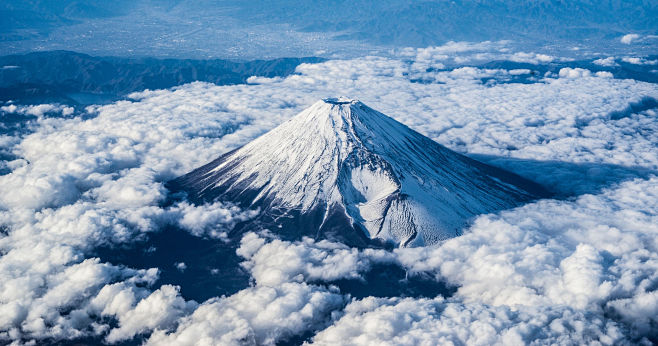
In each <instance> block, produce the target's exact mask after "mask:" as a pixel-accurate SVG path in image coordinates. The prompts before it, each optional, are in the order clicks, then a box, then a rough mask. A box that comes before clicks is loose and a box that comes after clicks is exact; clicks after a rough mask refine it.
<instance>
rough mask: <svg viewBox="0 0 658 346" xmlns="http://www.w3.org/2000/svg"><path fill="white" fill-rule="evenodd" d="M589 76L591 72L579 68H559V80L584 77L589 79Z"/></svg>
mask: <svg viewBox="0 0 658 346" xmlns="http://www.w3.org/2000/svg"><path fill="white" fill-rule="evenodd" d="M591 75H592V71H590V70H586V69H583V68H579V67H576V68H571V67H564V68H561V69H560V72H559V76H560V78H585V77H590V76H591Z"/></svg>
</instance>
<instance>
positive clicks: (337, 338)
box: [310, 297, 623, 345]
mask: <svg viewBox="0 0 658 346" xmlns="http://www.w3.org/2000/svg"><path fill="white" fill-rule="evenodd" d="M621 337H622V334H621V330H620V328H619V326H617V325H616V324H615V323H614V322H609V321H604V320H603V319H602V318H600V317H599V316H596V317H594V318H592V317H591V316H588V315H587V314H585V313H582V312H579V311H573V310H570V309H557V310H553V309H550V308H538V309H536V310H532V311H528V310H526V309H523V308H521V309H510V308H507V307H491V306H487V305H481V304H461V303H456V302H452V301H450V300H445V299H443V298H442V297H437V298H434V299H411V298H402V299H401V298H373V297H368V298H365V299H363V300H359V301H354V302H352V303H350V304H349V305H348V306H347V307H346V308H345V310H344V312H343V315H342V316H341V317H340V319H338V320H337V321H336V323H335V324H333V325H332V326H330V327H329V328H327V329H325V330H323V331H321V332H319V333H318V334H317V335H316V336H315V337H314V338H313V340H312V342H310V344H316V345H343V344H347V345H436V344H447V345H460V344H465V345H524V344H528V343H537V344H590V343H597V342H598V343H601V344H604V345H611V344H614V343H615V342H619V341H622V340H623V339H622V338H621Z"/></svg>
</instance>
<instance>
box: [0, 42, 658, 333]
mask: <svg viewBox="0 0 658 346" xmlns="http://www.w3.org/2000/svg"><path fill="white" fill-rule="evenodd" d="M487 44H488V45H492V43H487ZM493 45H496V43H493ZM471 48H472V47H471ZM471 48H469V47H462V48H460V47H459V45H454V47H445V48H441V49H434V50H432V51H427V52H425V51H421V50H409V52H408V55H406V56H404V57H403V59H398V58H395V57H392V58H383V57H367V58H359V59H351V60H332V61H328V62H325V63H322V64H304V65H301V66H299V67H298V69H297V74H295V75H291V76H289V77H287V78H279V79H262V78H261V79H252V80H251V82H252V84H248V85H236V86H215V85H211V84H207V83H192V84H188V85H184V86H181V87H177V88H174V89H171V90H156V91H144V92H140V93H135V94H132V95H130V98H129V99H128V100H124V101H119V102H116V103H113V104H109V105H104V106H92V107H89V108H88V109H86V110H85V114H84V116H69V117H64V118H62V117H59V118H56V117H47V116H39V117H38V119H37V120H36V128H35V131H34V132H33V133H31V134H29V135H26V136H24V137H11V138H10V137H2V138H0V141H1V142H2V143H3V144H6V147H4V146H3V150H6V151H7V152H10V153H11V154H12V155H15V156H16V157H18V158H19V159H15V160H14V159H11V160H12V161H10V162H6V163H5V166H4V167H8V168H9V169H11V172H10V173H8V174H4V175H2V176H0V225H2V228H1V229H0V234H1V235H0V254H2V257H0V302H1V303H0V340H3V342H4V341H7V342H10V341H11V340H23V341H29V340H43V339H47V338H54V339H67V338H75V337H78V336H88V335H97V336H101V337H105V338H107V339H106V340H107V341H108V342H114V341H120V340H126V339H130V338H131V337H133V336H134V335H137V334H145V335H149V334H150V333H151V331H152V330H154V329H156V330H157V332H155V333H153V335H152V336H150V339H149V340H150V342H152V343H156V344H157V343H162V344H166V343H171V342H176V343H178V342H180V343H185V342H190V343H191V342H193V340H196V339H194V337H193V336H194V335H200V336H202V338H200V340H209V342H214V341H215V340H227V342H229V341H236V342H237V341H239V340H253V341H257V342H263V343H274V342H276V341H278V340H282V339H285V338H288V337H289V336H291V335H297V334H299V333H301V332H303V331H306V330H316V329H318V328H324V327H325V326H326V325H325V324H326V323H329V322H331V321H333V319H332V318H334V317H335V320H336V321H338V324H337V326H338V327H340V328H344V326H345V324H346V323H347V322H345V323H341V322H340V318H341V317H340V316H338V315H336V316H333V317H332V316H331V312H330V311H333V310H336V309H341V307H342V305H343V304H344V303H345V299H346V298H345V297H344V296H343V295H341V294H339V293H337V292H335V291H333V290H332V289H330V288H328V287H324V286H322V284H321V282H322V281H331V280H334V279H337V278H357V279H358V277H360V276H361V275H362V273H363V272H365V271H367V270H369V268H371V264H372V263H377V262H378V261H397V262H398V263H400V264H401V265H404V266H405V267H406V268H408V270H409V271H411V272H427V273H431V274H433V275H435V277H436V278H437V280H443V281H447V282H449V283H451V284H455V285H458V286H460V288H459V290H458V292H457V294H456V296H455V297H454V298H450V299H451V300H450V301H442V300H440V299H437V300H433V299H428V300H419V301H418V302H417V303H414V301H415V300H413V299H411V298H409V299H408V300H391V301H387V300H372V302H374V303H368V304H371V305H372V309H370V310H368V311H372V312H377V311H379V310H377V306H379V305H381V306H382V311H384V312H385V311H386V309H388V308H391V309H397V308H395V307H398V306H399V308H400V309H402V308H403V307H404V306H406V305H404V304H403V305H400V304H402V303H405V304H406V303H409V304H411V305H412V306H413V304H417V305H418V308H417V310H418V311H419V313H420V312H422V311H423V309H430V308H429V307H431V306H439V307H445V306H447V305H448V304H455V305H454V307H455V309H457V310H459V311H469V312H468V313H471V312H472V311H476V312H475V313H474V314H476V315H477V314H480V311H481V313H482V314H485V315H487V314H489V316H493V317H492V318H491V319H490V320H491V323H492V324H494V326H493V327H492V328H493V330H494V332H492V333H493V334H496V335H498V334H505V333H507V331H509V330H516V332H518V333H521V334H520V335H521V336H520V337H519V338H520V339H514V340H525V341H529V340H530V339H529V338H531V336H532V335H531V334H523V333H522V331H519V330H521V329H523V328H525V327H524V326H527V325H528V324H527V323H531V322H528V321H529V320H530V319H531V317H530V316H537V315H541V314H546V315H550V316H558V315H559V314H564V316H565V317H563V319H557V317H555V318H553V319H551V322H548V323H544V322H541V323H540V322H537V324H533V326H534V325H538V326H549V327H550V328H551V330H556V331H559V330H563V331H570V330H580V329H577V328H576V327H574V326H582V325H583V324H585V322H582V321H588V322H591V323H594V322H596V323H599V322H597V321H600V323H599V324H594V325H595V326H598V327H594V328H595V329H598V330H600V331H602V332H601V333H598V334H596V333H594V332H592V333H590V329H587V328H585V329H587V330H586V331H585V332H584V333H583V335H590V336H591V335H594V336H591V338H592V340H594V339H596V340H599V341H601V342H604V341H605V340H613V341H615V340H618V337H616V336H614V335H615V334H614V333H616V332H615V330H617V329H615V328H616V327H615V326H616V325H617V324H623V325H624V328H627V329H624V328H622V329H621V330H622V332H621V333H626V330H629V332H628V333H627V334H623V335H622V337H624V338H629V339H632V340H641V339H642V338H643V337H647V335H649V336H650V335H653V334H652V333H655V330H654V329H652V328H654V327H653V326H655V323H656V322H655V317H652V315H651V314H653V316H655V315H656V313H655V311H654V309H653V307H655V306H656V305H655V292H654V291H655V290H654V287H656V278H655V272H656V268H655V263H656V261H655V259H654V257H655V254H656V243H655V239H656V237H655V234H654V233H655V226H653V225H655V224H658V222H656V220H655V215H656V209H655V205H654V204H655V201H656V200H658V198H657V193H656V191H655V186H656V185H657V184H656V178H651V179H639V180H633V181H631V182H627V183H623V184H621V185H619V186H617V187H613V189H611V190H606V191H604V192H602V193H598V192H597V193H596V194H593V195H586V196H581V197H579V198H575V199H573V200H571V201H562V202H560V201H543V202H538V203H535V204H532V205H529V206H526V207H523V208H520V209H515V210H513V211H510V212H504V213H501V214H499V215H488V216H483V217H480V218H479V219H477V220H475V222H474V224H473V226H472V227H471V228H470V229H469V230H468V231H467V232H465V235H464V236H463V237H460V238H457V239H453V240H450V241H447V242H445V243H443V244H441V245H440V246H438V247H433V248H427V249H411V250H408V251H401V250H400V251H396V252H395V253H390V252H385V251H384V252H382V251H383V250H381V251H371V252H368V251H364V250H355V249H350V248H345V247H344V246H342V245H339V244H332V243H328V242H314V241H312V240H309V239H304V240H301V241H299V242H292V243H291V242H282V241H279V240H276V239H270V238H269V236H265V235H262V234H261V235H257V234H250V235H248V236H246V237H245V238H244V239H243V241H242V243H241V247H240V250H239V251H240V255H241V256H243V257H244V258H245V263H244V268H246V269H247V270H248V271H249V272H250V273H251V274H252V276H253V278H254V282H255V284H256V286H254V287H250V288H247V289H245V290H243V291H241V292H239V293H237V294H236V295H234V296H229V297H224V298H216V299H214V300H211V301H208V302H205V303H202V304H201V305H199V307H198V308H196V309H195V308H194V307H195V306H196V305H195V303H192V302H186V301H184V300H183V299H182V298H181V297H180V294H179V293H178V291H177V289H176V288H175V287H171V286H162V287H153V285H154V283H155V278H157V269H152V270H134V269H130V268H124V267H121V266H119V265H115V264H111V263H102V262H100V260H98V259H93V258H89V257H90V256H91V255H90V253H91V252H92V250H93V249H94V248H95V247H97V246H99V245H107V244H121V243H129V242H133V241H135V240H136V239H141V238H143V237H144V235H146V234H148V233H149V232H157V231H159V230H161V229H162V228H163V227H165V226H167V225H176V226H178V227H180V228H182V229H186V230H188V231H189V232H191V233H192V234H195V235H199V236H205V237H210V238H219V239H222V238H224V237H225V234H226V232H227V231H228V230H230V229H231V227H232V226H233V225H235V224H236V223H238V222H243V221H247V220H249V219H250V218H251V217H253V216H255V215H256V213H257V212H256V211H249V210H239V209H237V208H235V207H234V206H231V205H229V204H226V203H223V202H217V203H214V204H210V205H200V206H192V205H190V204H187V203H185V202H181V203H177V204H174V205H171V206H168V207H162V204H163V202H164V201H165V200H166V198H167V191H166V189H165V188H164V185H163V183H164V182H165V181H167V180H169V179H171V178H173V177H176V176H178V175H180V174H183V173H186V172H187V171H189V170H191V169H193V168H195V167H196V166H199V165H201V164H204V163H206V162H208V161H210V160H211V159H214V158H215V157H217V156H218V155H219V154H222V153H224V152H226V151H228V150H231V149H234V148H236V147H238V146H240V145H243V144H245V143H247V142H248V141H250V140H251V139H253V138H255V137H257V136H258V135H260V134H262V133H264V132H265V131H267V130H269V129H271V128H273V127H274V126H276V125H277V124H279V123H281V122H283V121H285V120H286V119H288V118H289V117H291V116H293V115H294V114H296V113H297V112H299V111H300V110H302V109H303V108H305V107H306V106H308V105H310V104H312V103H314V102H315V101H316V100H317V99H319V98H322V97H329V96H335V95H350V96H352V97H357V98H360V99H361V100H362V101H364V102H365V103H367V104H369V105H371V106H372V107H374V108H376V109H378V110H380V111H382V112H384V113H386V114H388V115H390V116H392V117H394V118H396V119H398V120H400V121H402V122H403V123H405V124H407V125H409V126H410V127H412V128H414V129H416V130H418V131H420V132H422V133H424V134H426V135H428V136H430V137H431V138H433V139H435V140H437V141H438V142H440V143H442V144H444V145H447V146H448V147H450V148H453V149H455V150H458V151H461V152H466V153H469V154H480V155H486V157H488V160H489V162H492V163H495V164H498V165H500V166H503V167H507V168H511V169H513V170H514V171H515V172H517V173H519V174H522V175H524V176H527V177H530V178H533V179H535V180H538V181H540V182H542V183H544V184H546V185H548V186H549V187H550V188H551V189H552V190H554V191H557V192H561V193H564V194H568V193H573V192H576V194H580V193H583V192H592V189H589V188H588V189H585V188H583V187H588V186H590V187H591V185H592V184H594V185H596V184H599V183H598V182H597V180H598V179H601V180H602V181H605V182H612V183H618V182H619V181H621V180H625V179H628V178H629V177H633V174H634V173H633V172H636V171H637V170H645V171H648V172H651V171H655V170H657V169H658V158H656V156H655V155H652V153H653V152H655V145H656V143H657V142H658V139H657V138H656V134H658V128H656V126H658V125H656V122H655V117H656V111H655V109H654V108H655V107H652V106H651V105H652V103H651V102H645V101H646V100H652V99H653V100H655V99H656V98H658V88H657V87H656V86H655V85H653V84H648V83H642V82H637V81H633V80H629V79H626V80H619V79H612V78H605V77H606V76H604V75H597V74H592V73H591V72H589V71H587V70H582V71H581V70H574V69H571V70H565V72H564V74H565V76H566V77H569V76H570V75H572V74H573V75H575V76H576V77H577V78H544V79H542V80H537V81H536V83H533V84H520V83H500V84H486V83H482V79H484V78H504V76H506V75H508V76H509V75H515V74H518V73H521V72H524V73H525V72H526V71H508V70H505V69H478V68H473V67H467V68H457V69H449V70H444V69H442V68H441V66H447V63H446V62H445V56H449V57H451V58H452V60H453V62H456V60H455V59H454V57H453V55H455V53H453V52H454V51H456V50H459V49H471ZM497 49H498V51H497V52H494V53H495V54H499V55H500V54H502V55H506V56H508V57H509V56H511V55H513V54H515V53H513V52H509V51H505V49H506V48H505V47H504V45H503V46H500V47H499V48H497ZM485 53H486V52H484V51H482V52H479V51H477V50H473V54H474V55H473V56H474V57H473V59H475V58H477V57H475V55H477V54H485ZM486 54H488V53H486ZM455 57H456V56H455ZM479 57H480V58H485V55H481V56H479ZM518 57H519V58H524V57H526V58H528V59H537V61H540V60H542V59H544V60H546V59H547V58H544V57H539V56H537V55H528V56H525V55H519V56H518ZM432 67H434V68H432ZM588 72H589V73H588ZM561 74H562V73H561ZM561 77H562V76H561ZM419 81H420V82H419ZM8 107H12V106H8ZM16 107H17V108H16V109H13V108H12V110H11V111H12V112H23V111H22V110H20V111H19V108H18V107H19V106H16ZM21 107H22V106H21ZM28 108H29V107H28ZM28 108H25V111H24V112H25V114H28V112H32V113H30V114H46V113H45V112H47V111H46V110H45V108H44V107H41V108H39V109H40V110H37V108H34V109H33V110H28ZM21 109H23V108H21ZM3 111H4V110H3ZM8 111H9V109H8ZM39 112H41V113H39ZM60 112H62V113H63V112H67V111H65V110H61V111H60ZM483 157H484V156H483ZM565 165H566V166H565ZM629 171H630V172H631V173H629ZM604 178H605V179H604ZM645 178H646V177H645ZM283 258H285V259H287V260H286V261H284V260H282V259H283ZM174 262H175V261H174V260H172V261H171V262H169V264H168V265H173V263H174ZM311 283H312V284H311ZM149 297H150V298H149ZM368 301H370V300H368ZM253 302H261V305H260V306H261V308H260V309H259V310H258V311H254V310H250V309H253V307H254V305H253V304H254V303H253ZM354 304H357V303H354ZM357 305H358V304H357ZM357 305H354V306H357ZM375 305H376V306H375ZM355 309H356V308H355ZM524 309H525V310H524ZM533 309H535V310H533ZM192 311H194V312H192ZM354 311H355V310H350V311H348V312H347V313H346V314H344V315H343V316H344V317H345V318H348V316H351V315H354V314H355V312H354ZM518 311H520V312H518ZM368 313H369V312H363V313H362V314H361V315H363V316H366V315H367V314H368ZM517 313H518V314H521V313H523V314H526V315H524V316H526V317H519V316H520V315H519V316H517V315H515V314H517ZM505 314H509V316H507V317H505V316H506V315H505ZM363 316H362V317H363ZM371 316H375V317H376V316H378V314H374V315H371ZM396 316H398V315H395V314H393V313H391V314H390V317H391V318H398V317H396ZM399 316H404V314H402V315H399ZM441 316H442V315H441ZM455 316H457V317H455V319H459V318H458V316H459V315H458V314H457V315H455ZM583 316H584V317H583ZM608 316H612V317H608ZM354 318H357V317H356V316H354ZM358 318H361V317H358ZM364 318H366V317H364ZM377 318H379V317H377ZM105 319H111V321H107V320H105ZM209 319H210V320H209ZM437 319H438V320H439V321H436V320H437ZM499 320H500V321H499ZM553 320H557V321H558V322H555V323H553V322H552V321H553ZM216 321H219V322H216ZM345 321H349V319H346V320H345ZM364 321H365V320H364ZM579 321H581V322H579ZM592 321H594V322H592ZM274 322H276V323H274ZM277 323H278V325H282V326H285V328H279V329H277V326H278V325H277ZM423 323H424V324H423ZM423 323H421V324H419V326H421V325H422V326H434V325H435V323H438V324H436V327H437V328H438V329H440V330H443V329H441V328H444V327H443V326H445V325H450V323H453V322H450V319H449V318H447V319H446V320H445V321H444V320H442V317H440V316H438V317H437V316H434V317H431V318H428V319H427V320H426V321H425V322H423ZM455 323H456V322H455ZM524 323H526V324H524ZM542 323H543V324H542ZM223 326H227V327H226V328H224V327H223ZM607 326H610V327H607ZM222 328H224V329H222ZM340 328H337V329H336V330H338V329H340ZM455 328H457V327H455ZM459 328H461V327H459ZM459 328H457V329H458V330H461V329H459ZM464 328H466V327H464ZM483 328H486V327H483ZM514 328H519V329H514ZM538 328H539V327H538ZM553 328H555V329H553ZM560 328H563V329H560ZM578 328H580V327H578ZM585 329H583V330H585ZM331 330H332V329H327V333H324V332H323V333H324V334H321V335H320V336H318V337H317V338H316V341H317V342H320V341H322V340H324V339H323V338H325V337H326V338H328V339H327V340H331V338H329V334H330V333H329V331H331ZM410 330H411V331H414V330H415V329H413V328H412V329H410ZM523 330H526V329H523ZM233 331H234V332H235V333H234V334H231V333H232V332H233ZM516 332H514V333H516ZM341 333H342V332H341ZM350 333H353V332H350ZM418 333H420V332H418ZM510 333H512V332H510ZM375 334H376V333H375ZM394 334H395V335H398V334H400V335H401V336H400V337H402V338H407V337H408V336H403V335H402V334H404V332H400V333H397V332H395V333H393V332H392V334H390V335H394ZM493 334H492V335H493ZM557 334H558V332H555V333H554V334H550V335H557ZM563 334H565V335H567V338H568V337H574V338H575V336H574V334H573V333H571V334H570V333H568V332H564V333H563ZM336 335H337V334H336ZM364 335H366V336H364V337H363V338H368V337H369V336H367V335H368V334H364ZM463 335H464V337H463V338H461V339H459V340H469V339H468V335H469V334H467V333H466V332H464V334H463ZM487 335H489V334H487ZM510 335H513V333H512V334H510ZM533 335H539V334H533ZM550 335H549V336H550ZM540 336H541V335H539V336H537V337H540ZM549 336H547V337H546V338H545V339H546V340H550V341H554V342H561V339H560V340H558V339H552V338H551V337H552V336H551V337H549ZM355 337H356V336H355ZM419 337H420V336H419ZM497 337H500V336H497ZM541 337H542V338H543V336H541ZM372 338H373V340H377V339H376V338H377V335H374V334H373V336H372ZM606 338H608V339H606ZM633 338H635V339H633ZM400 340H412V339H400ZM418 340H422V339H418ZM455 340H457V339H455ZM473 340H475V339H473ZM482 340H498V339H495V338H494V337H493V336H492V339H486V338H484V339H482ZM573 340H576V341H578V340H581V339H573ZM605 342H607V341H605Z"/></svg>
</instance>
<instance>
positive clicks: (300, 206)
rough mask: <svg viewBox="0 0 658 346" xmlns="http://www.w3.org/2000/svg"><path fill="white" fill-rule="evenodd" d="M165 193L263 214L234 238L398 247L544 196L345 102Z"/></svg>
mask: <svg viewBox="0 0 658 346" xmlns="http://www.w3.org/2000/svg"><path fill="white" fill-rule="evenodd" d="M168 186H169V188H170V189H172V190H174V191H185V192H187V195H188V198H189V199H190V200H192V201H193V202H196V203H201V202H209V201H213V200H216V199H220V200H227V201H233V202H235V203H237V204H239V205H241V206H242V207H251V208H255V207H258V208H260V209H261V210H262V213H261V217H260V218H259V219H258V220H256V221H255V222H250V223H246V224H244V225H241V226H239V227H238V228H237V229H236V230H235V232H243V231H246V230H251V229H258V228H269V229H270V230H273V231H275V232H277V233H279V234H280V235H282V236H283V237H285V238H298V237H300V236H303V235H309V236H313V237H317V238H329V239H337V240H341V241H344V242H347V243H350V244H354V245H365V244H367V243H369V241H370V240H371V239H376V240H378V241H383V242H392V243H395V244H397V245H400V246H422V245H426V244H433V243H436V242H437V241H439V240H442V239H447V238H450V237H454V236H456V235H459V232H460V230H461V228H462V227H463V226H464V225H465V223H466V222H467V221H468V219H470V218H471V217H473V216H475V215H478V214H482V213H487V212H491V211H495V210H500V209H506V208H510V207H514V206H517V205H519V204H522V203H523V202H526V201H528V200H531V199H534V198H537V197H539V196H542V195H543V194H544V192H543V190H542V189H541V187H539V186H537V185H535V184H533V183H531V182H528V181H526V180H523V179H522V178H520V177H518V176H516V175H513V174H511V173H508V172H505V171H502V170H500V169H497V168H493V167H490V166H487V165H484V164H482V163H479V162H477V161H474V160H472V159H469V158H467V157H465V156H463V155H460V154H457V153H455V152H453V151H451V150H449V149H447V148H445V147H443V146H441V145H439V144H437V143H436V142H434V141H432V140H431V139H429V138H427V137H425V136H423V135H421V134H419V133H418V132H416V131H413V130H411V129H410V128H408V127H407V126H405V125H403V124H401V123H399V122H397V121H395V120H394V119H392V118H390V117H388V116H386V115H384V114H382V113H379V112H377V111H375V110H373V109H371V108H369V107H367V106H366V105H364V104H363V103H361V102H358V101H355V100H350V99H345V98H339V99H326V100H323V101H320V102H317V103H316V104H314V105H313V106H311V107H310V108H308V109H306V110H305V111H303V112H301V113H300V114H298V115H297V116H295V117H293V118H292V119H290V120H288V121H287V122H285V123H283V124H282V125H280V126H279V127H277V128H275V129H273V130H272V131H270V132H268V133H266V134H265V135H263V136H261V137H259V138H257V139H255V140H254V141H252V142H250V143H248V144H247V145H245V146H243V147H241V148H239V149H237V150H234V151H232V152H230V153H227V154H225V155H223V156H221V157H219V158H218V159H217V160H215V161H213V162H211V163H209V164H207V165H205V166H203V167H201V168H198V169H196V170H194V171H192V172H190V173H189V174H187V175H185V176H182V177H180V178H178V179H176V180H174V181H172V182H170V183H169V185H168Z"/></svg>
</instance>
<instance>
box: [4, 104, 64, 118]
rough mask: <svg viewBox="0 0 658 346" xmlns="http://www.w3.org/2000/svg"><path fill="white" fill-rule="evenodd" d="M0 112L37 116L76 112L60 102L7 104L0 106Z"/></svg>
mask: <svg viewBox="0 0 658 346" xmlns="http://www.w3.org/2000/svg"><path fill="white" fill-rule="evenodd" d="M0 112H3V113H14V114H22V115H32V116H36V117H42V116H44V115H45V114H48V113H50V114H60V115H62V116H69V115H72V114H73V113H74V112H75V109H74V108H73V107H70V106H64V105H59V104H49V103H46V104H40V105H27V106H25V105H14V104H10V105H6V106H2V107H0Z"/></svg>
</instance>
